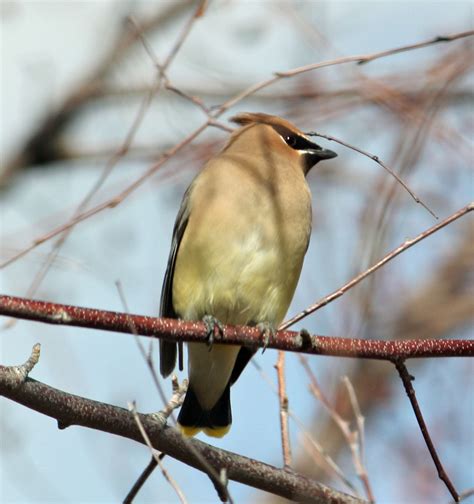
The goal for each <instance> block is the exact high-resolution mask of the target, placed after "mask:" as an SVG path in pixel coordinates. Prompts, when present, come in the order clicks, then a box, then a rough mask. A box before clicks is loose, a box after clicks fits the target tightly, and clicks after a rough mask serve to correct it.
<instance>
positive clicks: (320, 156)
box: [303, 141, 337, 173]
mask: <svg viewBox="0 0 474 504" xmlns="http://www.w3.org/2000/svg"><path fill="white" fill-rule="evenodd" d="M303 152H304V162H305V173H308V171H309V170H310V169H311V168H312V167H313V166H314V165H315V164H317V163H319V161H323V160H324V159H332V158H335V157H336V156H337V154H336V153H335V152H334V151H332V150H329V149H323V148H322V147H321V146H320V145H318V144H315V143H313V142H311V141H309V142H308V145H307V146H306V148H305V150H304V151H303Z"/></svg>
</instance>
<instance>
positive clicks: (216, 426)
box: [178, 383, 232, 438]
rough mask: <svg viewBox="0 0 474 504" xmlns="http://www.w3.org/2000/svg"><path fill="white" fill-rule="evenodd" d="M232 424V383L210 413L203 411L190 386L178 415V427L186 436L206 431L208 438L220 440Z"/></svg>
mask: <svg viewBox="0 0 474 504" xmlns="http://www.w3.org/2000/svg"><path fill="white" fill-rule="evenodd" d="M231 424H232V411H231V408H230V383H228V384H227V387H226V388H225V390H224V392H223V394H222V396H221V397H220V399H219V400H218V401H217V403H216V404H215V406H214V407H213V408H212V409H211V410H209V411H206V410H203V409H202V407H201V405H200V404H199V401H198V399H197V397H196V394H195V393H194V391H193V389H192V386H191V384H189V386H188V390H187V392H186V397H185V398H184V402H183V405H182V406H181V410H180V412H179V415H178V426H179V428H180V430H181V432H182V433H183V434H184V435H185V436H190V437H191V436H195V435H196V434H197V433H198V432H200V431H204V432H205V434H207V435H208V436H212V437H219V438H220V437H222V436H225V435H226V434H227V433H228V432H229V430H230V426H231Z"/></svg>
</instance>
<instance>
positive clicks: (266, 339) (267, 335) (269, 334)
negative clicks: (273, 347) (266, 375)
mask: <svg viewBox="0 0 474 504" xmlns="http://www.w3.org/2000/svg"><path fill="white" fill-rule="evenodd" d="M257 329H259V330H260V336H261V337H262V339H263V347H262V353H263V352H265V350H266V349H267V347H268V344H269V343H270V341H271V340H272V339H274V338H275V334H276V329H275V328H274V327H273V326H272V324H270V322H260V323H258V324H257Z"/></svg>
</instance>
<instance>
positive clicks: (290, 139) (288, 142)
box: [285, 135, 297, 148]
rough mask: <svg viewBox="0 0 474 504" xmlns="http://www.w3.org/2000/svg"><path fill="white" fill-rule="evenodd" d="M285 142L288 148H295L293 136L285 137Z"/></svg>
mask: <svg viewBox="0 0 474 504" xmlns="http://www.w3.org/2000/svg"><path fill="white" fill-rule="evenodd" d="M285 142H286V143H287V144H288V145H289V146H290V147H292V148H294V147H295V146H296V142H297V140H296V137H295V136H293V135H287V136H286V137H285Z"/></svg>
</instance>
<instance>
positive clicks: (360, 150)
mask: <svg viewBox="0 0 474 504" xmlns="http://www.w3.org/2000/svg"><path fill="white" fill-rule="evenodd" d="M306 135H308V136H317V137H321V138H325V139H326V140H329V141H331V142H337V143H338V144H341V145H344V147H347V148H349V149H352V150H355V151H356V152H359V153H360V154H363V155H364V156H367V157H368V158H370V159H372V160H373V161H375V162H376V163H377V164H379V165H380V166H381V167H382V168H384V169H385V170H386V171H387V172H388V173H390V175H392V177H394V178H395V179H396V180H397V182H398V183H400V184H401V185H402V186H403V187H404V189H405V190H406V191H407V192H408V194H410V196H411V197H412V198H413V199H414V200H415V201H416V202H417V203H419V204H420V205H421V206H422V207H423V208H425V209H426V210H427V211H428V212H429V213H430V214H431V215H432V216H433V217H434V218H435V219H439V217H438V216H437V215H436V214H435V213H434V212H433V210H431V208H430V207H429V206H428V205H426V204H425V203H424V202H423V201H422V200H421V199H420V198H419V197H418V196H417V195H416V194H415V193H414V192H413V191H412V190H411V189H410V188H409V187H408V184H407V183H406V182H404V181H403V180H402V178H401V177H400V176H399V175H397V174H396V173H395V172H394V171H393V170H392V169H391V168H390V167H389V166H387V165H386V164H385V163H384V162H383V161H382V160H381V159H380V158H379V157H378V156H376V155H375V154H370V152H367V151H364V150H362V149H360V148H359V147H356V146H355V145H351V144H349V143H347V142H344V141H343V140H340V139H338V138H336V137H333V136H330V135H325V134H323V133H317V132H316V131H310V132H309V133H306Z"/></svg>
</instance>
